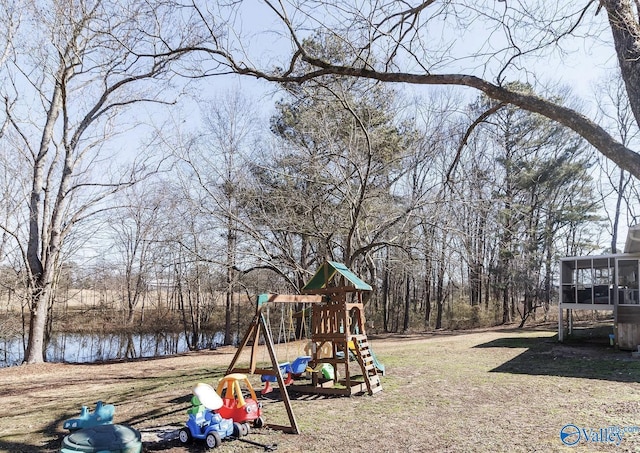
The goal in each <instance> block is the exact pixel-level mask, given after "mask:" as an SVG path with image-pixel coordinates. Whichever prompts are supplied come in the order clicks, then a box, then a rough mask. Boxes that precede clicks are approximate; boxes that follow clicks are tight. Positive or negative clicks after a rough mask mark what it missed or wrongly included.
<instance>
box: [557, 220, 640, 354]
mask: <svg viewBox="0 0 640 453" xmlns="http://www.w3.org/2000/svg"><path fill="white" fill-rule="evenodd" d="M639 270H640V225H635V226H633V227H630V228H629V232H628V233H627V240H626V243H625V248H624V252H623V253H618V254H610V255H598V256H573V257H567V258H561V259H560V294H559V304H558V305H559V317H558V340H559V341H563V340H564V338H565V332H566V333H568V334H571V330H572V327H573V326H572V324H573V319H572V318H573V311H574V310H599V311H611V312H613V334H614V339H615V344H616V345H617V346H618V347H619V348H620V349H624V350H636V349H637V348H638V345H640V297H639V296H640V286H639V280H640V278H639V276H640V272H639Z"/></svg>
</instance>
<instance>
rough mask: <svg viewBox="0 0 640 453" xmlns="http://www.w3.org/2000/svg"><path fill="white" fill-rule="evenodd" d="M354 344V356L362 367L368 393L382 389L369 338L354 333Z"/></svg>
mask: <svg viewBox="0 0 640 453" xmlns="http://www.w3.org/2000/svg"><path fill="white" fill-rule="evenodd" d="M353 341H354V343H355V346H356V356H357V358H358V363H360V367H361V368H362V376H363V377H364V382H365V384H366V385H367V391H368V392H369V395H373V394H374V393H378V392H380V391H381V390H382V384H381V382H380V376H379V375H378V370H377V368H376V365H375V363H374V362H373V356H372V354H371V349H370V347H369V340H368V339H367V336H366V335H356V336H354V338H353Z"/></svg>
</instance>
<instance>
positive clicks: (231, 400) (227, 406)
mask: <svg viewBox="0 0 640 453" xmlns="http://www.w3.org/2000/svg"><path fill="white" fill-rule="evenodd" d="M241 384H243V386H244V387H245V389H246V390H247V391H248V393H249V394H248V396H247V397H245V396H244V395H243V394H242V387H241ZM217 392H218V395H220V397H221V398H222V403H223V404H222V407H220V409H219V412H220V415H222V416H223V417H224V418H230V419H232V420H233V421H234V422H236V423H241V424H243V425H244V426H245V427H246V429H247V432H248V428H249V424H248V423H249V422H253V426H254V428H262V426H264V419H263V418H262V403H259V402H258V398H257V397H256V392H255V391H254V390H253V387H252V386H251V382H249V379H247V376H246V375H244V374H241V373H232V374H228V375H227V376H225V377H223V378H222V379H221V380H220V383H219V384H218V389H217Z"/></svg>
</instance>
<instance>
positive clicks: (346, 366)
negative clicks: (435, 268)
mask: <svg viewBox="0 0 640 453" xmlns="http://www.w3.org/2000/svg"><path fill="white" fill-rule="evenodd" d="M371 291H372V288H371V286H370V285H368V284H367V283H365V282H364V281H362V280H361V279H360V278H358V277H357V276H356V275H355V274H354V273H353V272H351V270H349V269H348V268H347V267H346V266H345V265H344V264H341V263H336V262H333V261H326V262H325V263H323V264H322V266H320V268H319V269H318V270H317V272H316V273H315V275H314V276H313V277H312V278H311V280H309V282H308V283H307V284H306V285H305V286H304V288H303V289H302V293H303V294H296V295H292V294H261V295H260V296H258V300H257V303H256V313H255V315H254V317H253V319H252V321H251V323H250V325H249V328H248V329H247V332H246V334H245V335H244V338H243V339H242V341H241V343H240V345H239V347H238V350H237V351H236V354H235V355H234V357H233V359H232V361H231V363H230V365H229V368H228V369H227V374H230V373H246V374H260V375H263V376H270V377H271V379H272V380H274V381H275V382H277V384H278V387H279V389H280V394H281V398H282V400H283V402H284V404H285V407H286V409H287V414H288V416H289V421H290V426H288V427H283V426H273V425H269V426H270V427H272V428H276V429H281V430H283V431H286V432H292V433H296V434H297V433H298V432H299V429H298V425H297V422H296V420H295V416H294V414H293V411H292V410H291V403H290V399H289V393H288V391H287V387H288V386H287V384H290V385H289V388H290V389H291V390H295V391H296V392H301V393H312V394H325V395H343V396H350V395H354V394H358V393H365V392H366V393H368V394H369V395H373V394H375V393H377V392H379V391H381V390H382V385H381V383H380V375H379V373H383V372H384V367H383V366H382V365H381V364H380V363H378V362H377V360H376V357H375V355H374V354H373V351H372V350H371V347H370V345H369V341H368V338H367V334H366V331H365V317H364V304H365V302H366V301H367V299H368V298H369V296H370V293H371ZM272 304H309V305H310V310H311V314H310V317H311V322H310V338H309V342H308V343H307V348H306V350H307V352H308V356H309V363H308V367H307V368H306V369H307V370H308V372H307V373H306V374H307V375H310V378H309V379H305V383H301V384H298V381H295V382H293V383H292V381H291V379H290V378H289V379H287V380H286V381H285V379H286V378H287V376H283V373H282V372H281V370H284V369H285V368H286V367H285V366H284V365H288V363H286V364H282V363H279V362H278V358H277V357H276V351H275V347H274V342H273V336H272V334H271V329H270V326H269V323H268V322H267V321H266V319H265V309H266V308H267V307H269V306H270V305H272ZM299 313H300V316H301V317H302V318H303V321H304V317H306V316H308V315H307V314H306V313H308V311H300V312H299ZM260 344H264V346H265V347H266V349H267V351H268V354H269V362H270V363H269V365H267V366H266V367H260V366H258V365H259V362H258V346H259V345H260ZM248 346H249V347H251V354H250V359H249V364H248V365H247V366H239V364H238V362H239V359H240V356H241V354H242V352H243V350H244V348H246V347H248ZM327 367H330V368H331V369H332V371H333V372H332V373H331V376H333V378H327V377H326V376H325V375H324V374H323V373H322V372H321V370H326V369H327ZM274 378H275V379H274Z"/></svg>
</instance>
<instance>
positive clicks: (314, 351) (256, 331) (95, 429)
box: [61, 261, 384, 453]
mask: <svg viewBox="0 0 640 453" xmlns="http://www.w3.org/2000/svg"><path fill="white" fill-rule="evenodd" d="M371 291H372V288H371V286H370V285H368V284H367V283H365V282H364V281H362V280H361V279H360V278H358V277H357V276H356V275H355V274H354V273H353V272H351V271H350V270H349V269H348V268H347V267H346V266H345V265H344V264H341V263H336V262H333V261H326V262H325V263H324V264H323V265H322V266H321V267H320V268H319V269H318V270H317V272H316V273H315V275H314V276H313V277H312V278H311V280H309V282H308V283H307V284H306V285H305V286H304V288H303V289H302V294H295V295H293V294H261V295H259V296H258V299H257V303H256V312H255V315H254V317H253V319H252V321H251V323H250V325H249V328H248V329H247V332H246V334H245V335H244V338H243V339H242V341H241V343H240V345H239V347H238V349H237V351H236V353H235V355H234V357H233V359H232V360H231V363H230V364H229V367H228V369H227V371H226V375H225V376H224V377H223V378H222V379H221V380H220V381H219V383H218V386H217V389H215V390H214V388H213V387H212V386H210V385H208V384H205V383H199V384H197V385H196V386H195V387H194V388H193V396H192V397H191V408H189V410H188V411H187V414H188V420H187V422H186V423H185V425H184V426H183V428H182V429H181V430H180V431H179V434H178V438H179V440H180V441H181V442H182V443H185V444H186V443H190V442H192V441H194V440H202V441H204V442H205V443H206V445H207V447H209V448H216V447H218V446H219V445H220V444H221V442H222V440H223V439H230V440H231V439H234V440H239V441H242V442H247V443H249V444H253V445H256V446H260V447H263V448H264V449H265V451H272V450H275V449H276V446H275V445H263V444H260V443H258V442H254V441H251V440H248V439H244V438H243V437H244V436H246V435H247V434H249V432H250V430H251V426H253V427H254V428H261V427H262V426H265V420H264V418H263V415H262V403H261V402H259V401H258V398H257V395H256V392H255V391H254V389H253V387H252V385H251V382H250V381H249V379H248V377H247V374H259V375H261V380H262V382H264V388H263V389H262V392H261V393H262V394H263V395H266V394H268V393H271V392H272V391H273V387H272V384H274V385H275V384H276V383H277V386H278V390H279V395H280V398H281V399H282V401H283V402H284V405H285V408H286V410H287V415H288V417H289V422H290V426H278V425H274V424H269V425H268V426H269V428H272V429H279V430H282V431H284V432H288V433H293V434H299V432H300V430H299V427H298V424H297V421H296V418H295V415H294V413H293V410H292V408H291V401H290V398H289V392H288V389H291V390H294V391H296V392H299V393H311V394H320V395H341V396H351V395H354V394H359V393H365V392H366V393H368V394H369V395H374V394H375V393H377V392H379V391H381V390H382V385H381V383H380V375H383V374H384V366H383V365H382V364H380V363H379V362H378V361H377V359H376V357H375V355H374V354H373V351H372V350H371V347H370V345H369V341H368V339H367V334H366V332H365V318H364V304H365V303H366V301H367V300H368V298H369V296H370V293H371ZM275 304H284V306H287V307H289V308H293V307H296V312H295V314H294V313H293V309H291V310H290V311H289V313H290V320H289V321H290V324H291V325H292V324H293V318H294V317H297V318H298V319H299V322H300V323H301V324H300V325H302V326H304V325H306V324H307V322H308V324H309V327H308V328H307V329H308V331H307V335H308V337H309V341H308V342H307V343H306V347H305V354H304V355H300V356H298V357H296V359H295V360H293V361H292V362H279V361H278V358H277V356H276V348H275V344H274V341H273V336H272V334H271V325H270V320H268V313H269V307H271V306H273V305H275ZM305 304H308V305H309V308H306V309H305V308H300V307H301V306H302V307H304V305H305ZM281 313H284V311H281ZM281 324H282V323H281ZM281 339H282V336H279V337H278V342H280V340H281ZM289 340H290V338H289V334H287V335H284V341H285V342H286V341H289ZM260 345H264V347H265V348H263V349H266V351H267V352H268V354H269V362H268V363H267V362H266V361H262V362H259V361H258V350H259V349H260V348H259V346H260ZM248 347H249V348H251V352H250V355H249V357H250V359H249V363H248V364H245V365H244V366H241V365H240V363H239V362H240V358H241V356H242V353H243V351H244V350H245V348H248ZM114 411H115V409H114V406H113V405H105V404H103V403H102V402H98V403H97V404H96V409H95V411H94V412H90V411H89V410H88V408H87V407H84V406H83V407H82V410H81V413H80V417H78V418H74V419H70V420H67V421H66V422H65V424H64V428H65V429H68V430H69V431H70V434H69V435H68V436H66V437H65V438H64V439H63V448H62V450H61V451H62V452H63V453H71V452H77V451H85V452H87V451H100V452H107V451H118V452H121V453H122V452H126V453H138V452H140V451H141V450H142V442H141V437H140V433H139V432H137V431H136V430H134V429H133V428H130V427H128V426H125V425H114V424H113V421H112V419H113V414H114ZM98 446H99V447H98ZM96 448H97V449H96Z"/></svg>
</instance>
